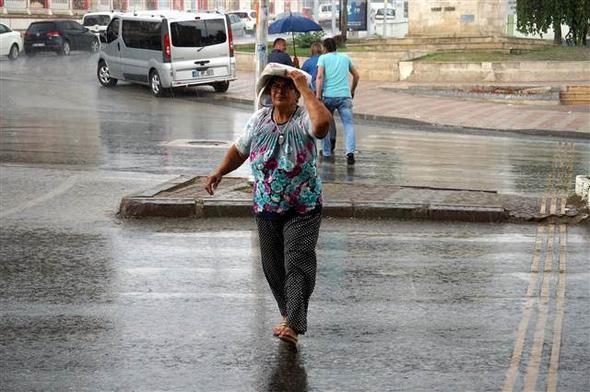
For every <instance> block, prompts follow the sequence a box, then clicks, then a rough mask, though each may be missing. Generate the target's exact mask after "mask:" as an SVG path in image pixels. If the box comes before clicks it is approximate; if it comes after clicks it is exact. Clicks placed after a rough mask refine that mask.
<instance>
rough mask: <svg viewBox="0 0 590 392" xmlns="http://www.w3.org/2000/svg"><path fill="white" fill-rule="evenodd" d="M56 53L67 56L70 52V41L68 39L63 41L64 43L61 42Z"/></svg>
mask: <svg viewBox="0 0 590 392" xmlns="http://www.w3.org/2000/svg"><path fill="white" fill-rule="evenodd" d="M57 54H61V55H64V56H68V55H69V54H70V43H69V42H68V41H64V43H63V44H61V48H60V49H59V51H58V52H57Z"/></svg>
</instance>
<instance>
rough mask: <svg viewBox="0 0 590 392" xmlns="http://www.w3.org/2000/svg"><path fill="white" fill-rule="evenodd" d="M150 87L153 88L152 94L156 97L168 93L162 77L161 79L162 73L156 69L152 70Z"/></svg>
mask: <svg viewBox="0 0 590 392" xmlns="http://www.w3.org/2000/svg"><path fill="white" fill-rule="evenodd" d="M150 88H151V89H152V94H154V95H155V96H156V97H163V96H165V95H166V89H165V88H163V87H162V79H160V74H159V73H158V71H156V70H153V71H152V72H150Z"/></svg>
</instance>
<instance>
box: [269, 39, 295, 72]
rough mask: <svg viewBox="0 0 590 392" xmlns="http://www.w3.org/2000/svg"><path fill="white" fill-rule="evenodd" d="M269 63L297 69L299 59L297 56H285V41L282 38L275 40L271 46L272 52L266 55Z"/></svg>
mask: <svg viewBox="0 0 590 392" xmlns="http://www.w3.org/2000/svg"><path fill="white" fill-rule="evenodd" d="M268 62H269V63H279V64H285V65H290V66H291V67H296V68H299V58H298V57H297V55H295V56H294V57H293V61H291V57H290V56H289V55H288V54H287V41H286V40H285V39H284V38H277V39H275V40H274V42H273V44H272V51H271V52H270V53H269V55H268Z"/></svg>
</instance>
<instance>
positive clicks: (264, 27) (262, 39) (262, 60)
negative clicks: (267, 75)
mask: <svg viewBox="0 0 590 392" xmlns="http://www.w3.org/2000/svg"><path fill="white" fill-rule="evenodd" d="M267 40H268V0H258V1H257V2H256V78H255V80H256V81H258V78H260V75H261V74H262V71H263V70H264V67H266V60H267V58H268V56H267V54H266V41H267ZM254 91H255V92H254V95H255V96H254V110H258V97H257V96H256V83H254Z"/></svg>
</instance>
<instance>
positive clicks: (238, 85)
mask: <svg viewBox="0 0 590 392" xmlns="http://www.w3.org/2000/svg"><path fill="white" fill-rule="evenodd" d="M254 78H255V74H254V73H253V72H246V71H239V72H238V80H236V81H234V82H232V83H231V84H230V88H229V90H228V92H227V93H226V94H224V95H219V94H218V95H215V96H214V97H215V98H216V99H219V100H229V101H233V102H242V103H253V97H254V85H255V83H254V82H255V81H254ZM588 83H590V78H589V82H588ZM568 84H569V83H568V82H567V81H555V82H544V83H542V84H538V83H514V84H513V85H514V86H517V85H518V86H522V85H528V86H533V85H534V86H538V87H552V88H553V89H556V88H557V89H558V88H559V87H560V86H566V85H568ZM574 84H579V82H578V83H574ZM443 85H444V84H439V85H437V86H432V87H433V88H434V87H437V88H440V87H441V86H443ZM478 85H483V84H478ZM494 85H504V86H506V83H496V84H494ZM474 86H475V84H474ZM418 87H420V88H422V89H425V88H428V86H427V85H424V84H412V83H408V82H399V83H385V82H373V81H363V80H361V81H360V82H359V86H358V89H357V92H356V96H355V99H354V114H355V118H357V119H362V120H373V121H383V122H396V123H402V124H413V125H420V124H427V125H429V126H441V127H455V128H469V129H486V130H502V131H512V132H519V133H526V134H537V135H553V136H563V137H567V136H572V137H580V138H590V107H589V106H579V105H578V106H566V105H560V104H559V103H554V104H547V102H546V101H539V102H538V103H536V104H522V103H519V102H517V101H516V100H515V101H514V103H504V102H502V103H499V102H497V101H496V100H502V99H504V100H506V101H507V99H505V98H503V97H502V96H499V97H497V98H495V97H492V96H490V95H489V94H486V95H485V96H482V98H481V100H479V99H471V98H470V99H465V96H459V95H455V96H433V95H425V94H420V91H419V90H420V89H419V88H418ZM461 87H463V88H465V87H466V85H461ZM413 88H414V89H413ZM403 90H407V92H403ZM415 90H418V91H415ZM492 99H493V100H492ZM527 103H530V101H527ZM506 119H510V121H507V120H506Z"/></svg>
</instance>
